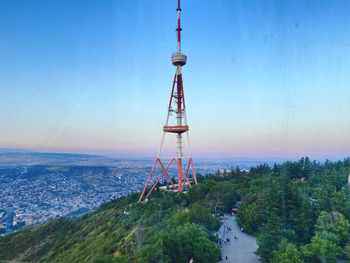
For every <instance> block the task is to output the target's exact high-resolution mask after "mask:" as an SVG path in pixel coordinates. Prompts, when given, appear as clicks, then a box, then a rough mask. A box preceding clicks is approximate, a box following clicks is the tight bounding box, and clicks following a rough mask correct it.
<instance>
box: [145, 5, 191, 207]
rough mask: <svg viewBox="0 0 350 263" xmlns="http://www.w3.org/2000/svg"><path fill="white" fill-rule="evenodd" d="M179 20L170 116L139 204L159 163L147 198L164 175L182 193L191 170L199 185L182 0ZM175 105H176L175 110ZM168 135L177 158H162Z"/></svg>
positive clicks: (178, 10) (169, 108)
mask: <svg viewBox="0 0 350 263" xmlns="http://www.w3.org/2000/svg"><path fill="white" fill-rule="evenodd" d="M177 13H178V19H177V23H178V25H177V29H176V31H177V53H176V54H173V55H172V56H171V60H172V64H173V65H174V66H176V72H175V77H174V81H173V85H172V90H171V96H170V102H169V107H168V115H167V119H166V123H165V125H164V127H163V138H162V141H161V144H160V148H159V152H158V155H157V159H156V161H155V163H154V165H153V167H152V171H151V172H150V174H149V176H148V179H147V182H146V184H145V187H144V189H143V191H142V193H141V196H140V199H139V202H140V201H141V200H142V197H143V196H144V195H145V192H146V189H147V187H148V184H149V182H150V180H151V178H152V175H153V173H154V171H155V169H156V167H157V164H158V163H159V164H160V166H161V168H162V174H161V175H160V176H159V177H158V179H157V180H156V181H155V183H154V184H153V186H152V187H151V189H150V190H149V191H148V193H147V195H146V198H147V197H148V196H149V195H150V194H151V192H152V191H153V189H154V188H155V187H156V185H157V184H158V182H159V181H160V179H161V178H162V177H163V176H164V174H165V175H166V176H167V178H168V180H169V182H170V183H171V185H172V187H173V189H174V190H178V191H179V192H182V191H183V190H184V188H185V184H186V183H187V185H188V186H189V187H191V183H190V181H189V179H188V178H189V171H190V168H191V170H192V173H193V179H194V183H195V184H197V179H196V173H195V170H194V165H193V161H192V154H191V148H190V139H189V134H188V131H189V127H188V124H187V117H186V105H185V97H184V89H183V82H182V66H184V65H185V64H186V61H187V57H186V56H185V55H184V54H182V53H181V31H182V28H181V20H180V14H181V8H180V0H178V8H177ZM173 104H175V105H174V106H175V107H174V108H173ZM173 112H174V113H175V114H176V125H171V124H169V118H170V116H171V113H173ZM167 133H172V134H175V135H176V137H177V138H176V139H177V156H176V157H170V158H169V157H161V154H162V149H163V143H164V138H165V135H166V134H167ZM184 134H186V135H187V136H186V139H187V146H188V156H183V152H182V151H183V141H182V140H183V135H184ZM164 159H168V160H170V161H169V163H168V164H167V166H166V167H165V166H164V164H163V162H162V160H164ZM184 160H185V161H186V160H187V165H185V167H186V170H185V171H184V170H183V169H182V168H183V165H184V164H185V163H184V162H183V161H184ZM173 163H175V164H176V166H177V186H176V185H175V184H174V183H173V182H172V180H171V178H170V176H169V174H168V168H169V167H170V166H171V164H173Z"/></svg>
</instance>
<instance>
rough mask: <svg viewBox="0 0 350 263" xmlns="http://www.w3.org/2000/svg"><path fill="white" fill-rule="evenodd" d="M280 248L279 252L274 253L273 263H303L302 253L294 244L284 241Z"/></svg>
mask: <svg viewBox="0 0 350 263" xmlns="http://www.w3.org/2000/svg"><path fill="white" fill-rule="evenodd" d="M279 247H280V248H279V250H277V251H276V250H275V251H273V260H272V263H303V260H302V259H301V253H300V252H299V251H298V249H297V248H296V247H295V245H294V244H293V243H289V242H288V241H287V240H286V239H283V240H282V241H281V243H280V246H279Z"/></svg>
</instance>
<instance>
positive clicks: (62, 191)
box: [0, 160, 246, 235]
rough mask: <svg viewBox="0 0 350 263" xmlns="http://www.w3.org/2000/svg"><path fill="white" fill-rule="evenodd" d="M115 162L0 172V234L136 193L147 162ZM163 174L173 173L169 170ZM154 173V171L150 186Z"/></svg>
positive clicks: (221, 165) (201, 165) (213, 165)
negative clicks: (109, 164) (114, 164)
mask: <svg viewBox="0 0 350 263" xmlns="http://www.w3.org/2000/svg"><path fill="white" fill-rule="evenodd" d="M116 163H117V165H116V166H114V167H111V166H74V165H70V166H66V165H32V166H20V167H3V168H0V188H1V189H3V190H2V192H1V195H0V234H1V235H4V234H6V233H11V232H13V231H16V230H18V229H21V228H23V227H25V226H30V225H35V224H39V223H43V222H46V221H48V220H51V219H55V218H58V217H62V216H67V217H77V216H81V215H83V214H85V213H88V212H90V211H93V210H95V209H97V208H98V207H99V206H101V205H102V204H103V203H106V202H108V201H110V200H113V199H115V198H118V197H122V196H125V195H128V194H130V193H133V192H136V191H140V190H142V188H143V186H144V184H145V181H146V180H147V175H148V173H149V172H150V170H151V168H152V161H149V160H119V161H118V162H116ZM230 165H232V163H231V162H217V161H204V160H203V161H200V162H197V163H196V170H197V172H198V173H201V174H209V173H216V172H220V173H225V172H226V171H228V170H229V169H233V168H232V167H231V166H230ZM240 165H241V166H240V167H245V166H246V164H244V163H243V164H242V163H241V164H240ZM172 169H173V170H172ZM169 172H170V173H173V172H176V171H175V167H174V168H170V169H169ZM159 174H160V168H159V170H156V172H155V175H154V176H153V177H152V180H151V183H152V182H154V181H155V180H156V179H157V177H158V176H159ZM162 182H165V181H163V180H162ZM165 183H166V182H165Z"/></svg>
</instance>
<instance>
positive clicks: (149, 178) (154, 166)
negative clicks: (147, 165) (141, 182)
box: [139, 158, 159, 202]
mask: <svg viewBox="0 0 350 263" xmlns="http://www.w3.org/2000/svg"><path fill="white" fill-rule="evenodd" d="M158 161H159V159H158V158H157V160H156V161H155V163H154V165H153V167H152V171H151V173H150V174H149V176H148V179H147V182H146V184H145V187H144V188H143V191H142V194H141V196H140V199H139V202H141V200H142V197H143V195H144V194H145V191H146V189H147V186H148V183H149V181H150V180H151V177H152V174H153V172H154V169H155V168H156V165H157V162H158Z"/></svg>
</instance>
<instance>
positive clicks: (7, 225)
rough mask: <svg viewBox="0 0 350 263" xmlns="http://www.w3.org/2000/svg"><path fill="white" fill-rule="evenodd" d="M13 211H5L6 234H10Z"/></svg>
mask: <svg viewBox="0 0 350 263" xmlns="http://www.w3.org/2000/svg"><path fill="white" fill-rule="evenodd" d="M13 215H14V213H13V211H11V210H10V211H7V218H6V234H10V233H12V232H13Z"/></svg>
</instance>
